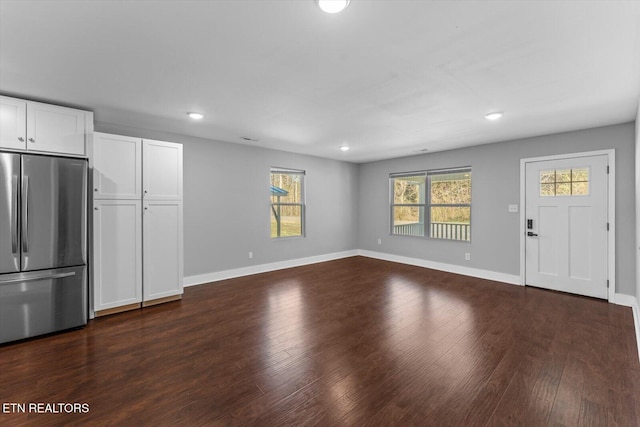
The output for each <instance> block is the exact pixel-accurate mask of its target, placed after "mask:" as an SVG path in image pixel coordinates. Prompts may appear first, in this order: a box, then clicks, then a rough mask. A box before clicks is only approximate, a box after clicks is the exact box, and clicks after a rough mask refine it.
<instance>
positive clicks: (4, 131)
mask: <svg viewBox="0 0 640 427" xmlns="http://www.w3.org/2000/svg"><path fill="white" fill-rule="evenodd" d="M26 119H27V101H23V100H21V99H15V98H9V97H7V96H0V147H2V148H11V149H16V150H24V149H26V148H27V122H26Z"/></svg>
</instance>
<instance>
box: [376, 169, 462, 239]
mask: <svg viewBox="0 0 640 427" xmlns="http://www.w3.org/2000/svg"><path fill="white" fill-rule="evenodd" d="M458 173H468V174H469V180H471V178H472V167H471V166H461V167H453V168H445V169H429V170H423V171H413V172H399V173H390V174H389V206H390V210H389V234H390V235H391V236H403V237H418V238H426V239H433V240H444V241H452V242H464V243H471V229H472V228H471V223H472V208H471V207H472V201H470V202H469V203H451V204H443V203H432V201H431V184H432V178H433V177H434V176H437V175H447V174H458ZM409 176H424V177H425V186H424V195H423V198H422V200H424V203H416V204H406V203H403V204H395V203H394V182H395V181H394V180H395V179H396V178H403V177H409ZM472 188H473V187H472ZM403 206H408V207H418V208H420V207H422V208H423V209H424V211H423V212H424V215H423V216H424V224H423V234H422V235H411V234H397V233H395V232H394V209H395V208H396V207H403ZM434 207H436V208H437V207H445V208H455V207H460V208H466V207H468V208H469V234H468V239H466V240H463V239H452V238H446V237H433V236H432V230H431V208H434Z"/></svg>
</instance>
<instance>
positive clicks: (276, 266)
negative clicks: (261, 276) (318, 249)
mask: <svg viewBox="0 0 640 427" xmlns="http://www.w3.org/2000/svg"><path fill="white" fill-rule="evenodd" d="M356 255H358V251H357V250H352V251H343V252H334V253H330V254H325V255H317V256H311V257H306V258H297V259H292V260H287V261H280V262H272V263H268V264H259V265H252V266H250V267H241V268H234V269H231V270H224V271H216V272H213V273H206V274H198V275H195V276H186V277H185V278H184V280H183V285H184V286H195V285H202V284H204V283H210V282H217V281H220V280H226V279H233V278H235V277H242V276H249V275H251V274H258V273H266V272H269V271H275V270H282V269H285V268H291V267H300V266H302V265H308V264H316V263H318V262H325V261H332V260H335V259H340V258H348V257H352V256H356Z"/></svg>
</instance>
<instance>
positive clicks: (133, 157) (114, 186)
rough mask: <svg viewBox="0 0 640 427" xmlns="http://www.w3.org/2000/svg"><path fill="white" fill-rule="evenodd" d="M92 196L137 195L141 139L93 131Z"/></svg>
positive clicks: (112, 197) (116, 197) (139, 192)
mask: <svg viewBox="0 0 640 427" xmlns="http://www.w3.org/2000/svg"><path fill="white" fill-rule="evenodd" d="M93 159H94V162H93V196H94V198H96V199H140V197H141V195H142V191H141V185H142V140H141V139H139V138H131V137H128V136H120V135H109V134H106V133H98V132H95V133H94V135H93Z"/></svg>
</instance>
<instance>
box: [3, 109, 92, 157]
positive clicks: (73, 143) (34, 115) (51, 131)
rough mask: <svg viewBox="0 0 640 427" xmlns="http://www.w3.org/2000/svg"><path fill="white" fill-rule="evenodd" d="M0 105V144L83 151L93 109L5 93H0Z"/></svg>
mask: <svg viewBox="0 0 640 427" xmlns="http://www.w3.org/2000/svg"><path fill="white" fill-rule="evenodd" d="M0 105H1V110H0V111H1V115H2V131H1V137H0V147H1V148H8V149H15V150H26V151H34V152H44V153H55V154H67V155H73V156H85V155H86V146H85V144H86V141H87V139H88V138H87V137H88V135H89V134H90V133H91V132H93V113H91V112H89V111H83V110H77V109H74V108H67V107H60V106H57V105H51V104H44V103H42V102H34V101H25V100H22V99H18V98H11V97H7V96H2V97H0ZM5 125H6V128H5Z"/></svg>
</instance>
